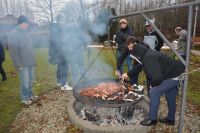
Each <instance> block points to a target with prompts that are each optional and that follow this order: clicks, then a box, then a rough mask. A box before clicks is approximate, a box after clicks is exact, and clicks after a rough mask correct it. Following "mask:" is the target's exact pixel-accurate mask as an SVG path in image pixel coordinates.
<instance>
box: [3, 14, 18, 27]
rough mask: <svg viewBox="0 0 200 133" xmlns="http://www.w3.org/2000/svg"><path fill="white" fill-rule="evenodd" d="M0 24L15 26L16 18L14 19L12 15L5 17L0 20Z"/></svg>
mask: <svg viewBox="0 0 200 133" xmlns="http://www.w3.org/2000/svg"><path fill="white" fill-rule="evenodd" d="M0 24H11V25H12V24H14V25H16V24H17V18H16V17H14V16H13V15H6V16H5V17H3V18H0Z"/></svg>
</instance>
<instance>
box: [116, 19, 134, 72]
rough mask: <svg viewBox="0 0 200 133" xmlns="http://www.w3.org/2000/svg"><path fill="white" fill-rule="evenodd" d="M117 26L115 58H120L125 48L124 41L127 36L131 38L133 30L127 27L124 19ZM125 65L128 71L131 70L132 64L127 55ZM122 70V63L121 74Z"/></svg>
mask: <svg viewBox="0 0 200 133" xmlns="http://www.w3.org/2000/svg"><path fill="white" fill-rule="evenodd" d="M119 24H120V30H119V31H118V32H117V33H116V38H115V42H116V43H117V44H118V48H117V58H119V56H121V54H122V51H123V50H124V48H126V46H127V45H126V39H127V38H128V37H129V36H133V34H134V31H133V29H132V28H131V27H130V26H129V25H128V22H127V20H126V19H121V20H120V22H119ZM126 64H127V67H128V70H129V71H130V70H131V68H132V62H131V58H130V56H129V55H128V56H127V57H126ZM123 69H124V63H123V65H122V67H121V73H122V72H123Z"/></svg>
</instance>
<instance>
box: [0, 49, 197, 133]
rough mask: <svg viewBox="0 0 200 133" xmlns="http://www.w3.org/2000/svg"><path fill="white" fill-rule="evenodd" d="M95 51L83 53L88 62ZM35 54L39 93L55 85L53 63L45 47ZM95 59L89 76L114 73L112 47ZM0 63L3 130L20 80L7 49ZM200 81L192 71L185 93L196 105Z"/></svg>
mask: <svg viewBox="0 0 200 133" xmlns="http://www.w3.org/2000/svg"><path fill="white" fill-rule="evenodd" d="M98 52H99V51H98V50H93V51H92V52H91V54H90V58H89V59H88V57H87V54H88V53H86V55H85V58H86V62H87V64H86V65H87V66H88V65H89V63H90V62H91V61H92V60H93V59H94V57H95V56H96V55H97V53H98ZM36 57H37V58H36V59H37V66H36V78H35V80H36V84H35V85H34V88H33V92H34V93H35V94H37V95H40V94H42V93H45V92H48V91H49V90H51V89H54V88H55V85H56V79H55V66H54V65H49V64H48V50H47V49H37V50H36ZM97 59H98V60H96V61H95V62H94V64H93V65H92V66H91V68H90V69H89V71H88V73H87V74H88V75H89V76H88V77H89V79H94V78H111V77H114V70H115V64H116V59H115V57H114V55H113V53H112V51H110V50H104V51H103V52H102V53H101V56H100V57H99V58H97ZM199 60H200V57H196V56H195V57H193V58H192V61H193V62H194V64H192V67H191V68H192V69H193V68H196V67H199V66H200V61H199ZM103 62H104V63H103ZM196 64H199V65H196ZM3 65H4V68H5V70H6V73H7V76H8V80H7V81H5V82H0V133H4V132H5V133H6V132H8V131H9V128H10V125H11V123H12V121H13V120H14V119H15V117H16V115H17V113H18V112H19V111H20V110H21V108H22V107H23V106H22V104H21V103H20V93H19V88H20V82H19V79H18V73H17V72H16V71H15V69H14V67H13V64H12V61H11V59H10V55H9V54H8V51H6V62H4V64H3ZM144 80H145V79H144V73H143V74H142V75H141V76H140V78H139V82H140V83H143V81H144ZM199 81H200V73H199V72H198V73H194V74H191V75H190V80H189V88H188V93H187V96H188V100H189V101H190V102H192V103H194V104H196V105H198V106H200V90H199V86H200V84H199Z"/></svg>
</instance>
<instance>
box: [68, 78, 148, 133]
mask: <svg viewBox="0 0 200 133" xmlns="http://www.w3.org/2000/svg"><path fill="white" fill-rule="evenodd" d="M101 82H103V83H105V82H107V83H108V82H109V83H110V82H113V83H116V82H118V81H117V80H114V79H106V80H105V79H101V80H95V81H88V82H84V83H81V84H79V85H77V86H76V87H75V88H74V91H73V95H74V97H73V96H72V94H71V97H70V102H69V105H68V108H67V111H68V114H69V117H70V119H71V120H72V122H73V123H75V124H76V125H77V126H78V127H79V128H80V129H82V130H83V131H84V133H122V132H123V133H132V132H141V133H146V132H148V131H149V130H150V128H151V127H143V126H141V125H140V124H139V122H140V121H141V120H142V119H144V117H145V116H146V114H147V111H148V100H147V99H146V98H145V97H144V98H142V99H136V100H135V101H133V102H123V101H121V102H119V101H118V102H116V101H106V100H100V99H98V98H97V99H92V102H91V100H90V99H91V98H87V97H81V96H80V95H78V94H80V90H81V88H87V87H90V86H94V85H96V84H98V83H101ZM80 100H82V101H80ZM95 103H96V104H95Z"/></svg>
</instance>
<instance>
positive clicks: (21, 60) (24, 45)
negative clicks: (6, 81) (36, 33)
mask: <svg viewBox="0 0 200 133" xmlns="http://www.w3.org/2000/svg"><path fill="white" fill-rule="evenodd" d="M32 40H33V34H31V30H30V29H29V23H28V18H27V17H26V16H24V15H21V16H19V18H18V26H17V27H16V28H15V29H14V30H13V31H12V32H11V33H10V35H9V36H8V50H9V53H10V55H11V58H12V61H13V64H14V67H15V68H16V70H17V71H18V73H19V77H20V81H21V88H20V92H21V102H22V103H23V104H26V105H30V104H32V102H33V101H34V100H36V98H38V96H33V93H32V85H33V81H34V73H35V72H34V70H35V65H36V62H35V52H34V45H33V41H32Z"/></svg>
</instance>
